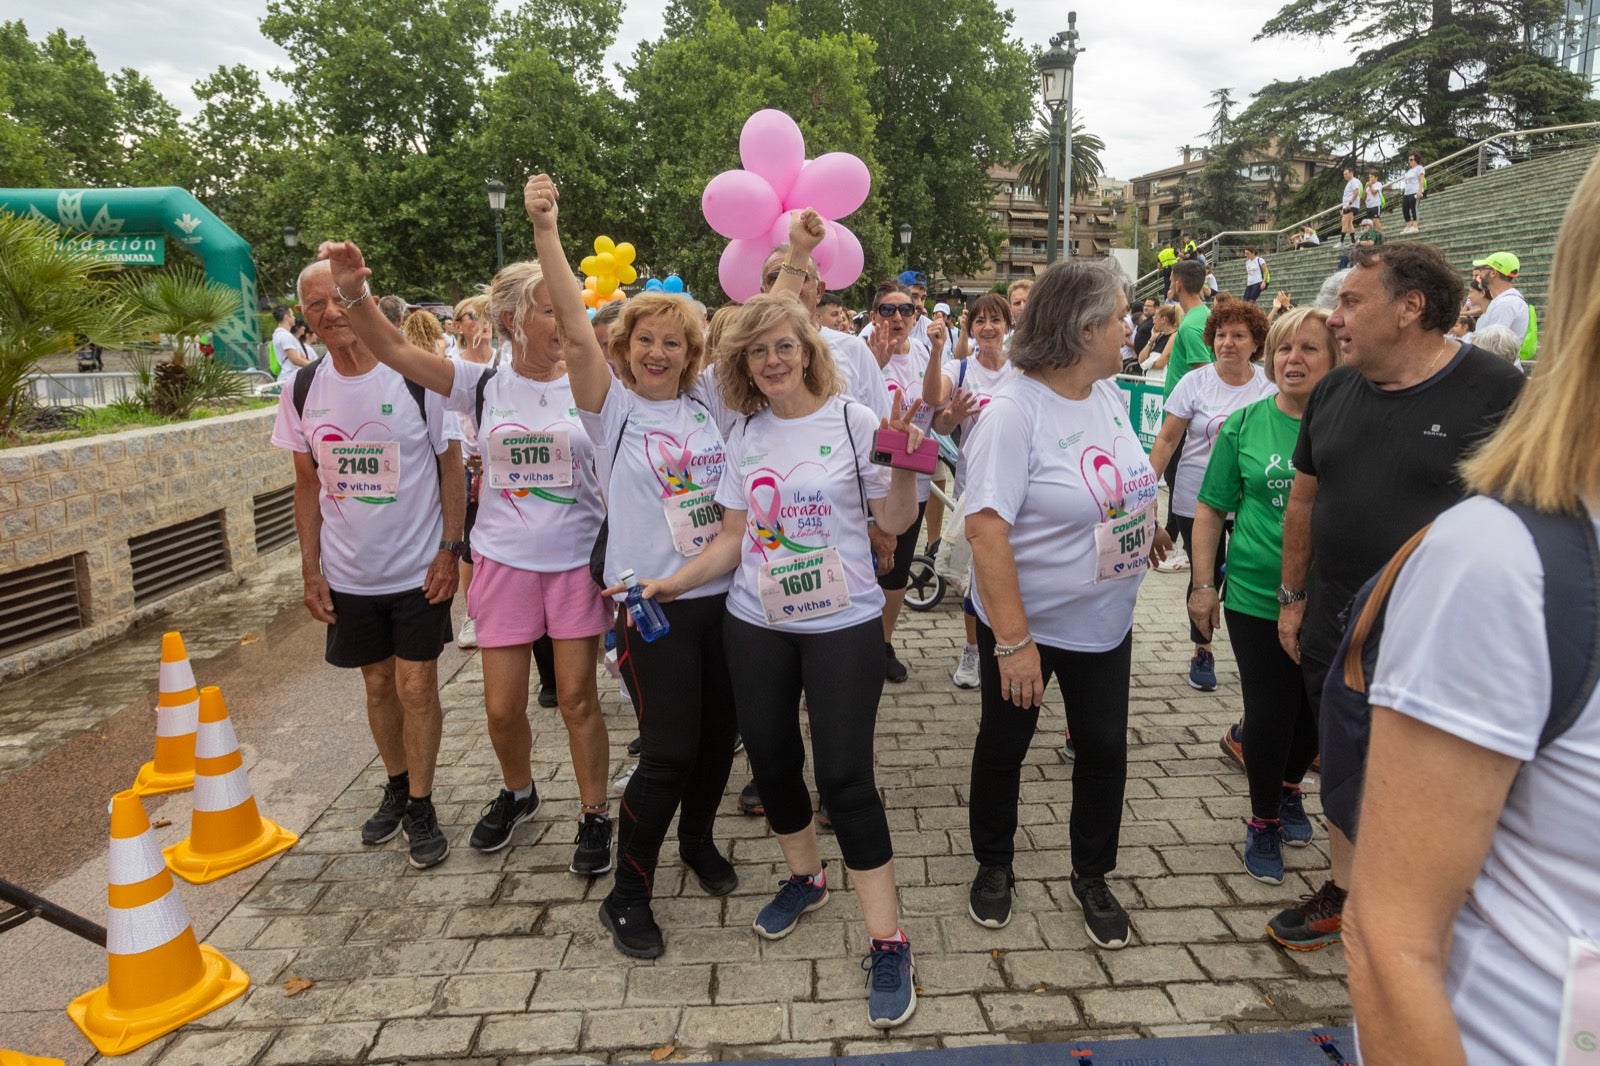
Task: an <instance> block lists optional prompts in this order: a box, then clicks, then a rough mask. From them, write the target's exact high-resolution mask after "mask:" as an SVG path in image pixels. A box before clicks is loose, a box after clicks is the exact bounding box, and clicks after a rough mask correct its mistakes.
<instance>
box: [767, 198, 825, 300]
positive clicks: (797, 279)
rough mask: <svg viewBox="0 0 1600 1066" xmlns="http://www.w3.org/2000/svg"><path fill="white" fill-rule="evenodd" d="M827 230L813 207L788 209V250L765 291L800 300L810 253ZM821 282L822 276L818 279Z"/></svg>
mask: <svg viewBox="0 0 1600 1066" xmlns="http://www.w3.org/2000/svg"><path fill="white" fill-rule="evenodd" d="M827 233H828V224H827V222H825V221H823V218H822V216H821V215H819V214H818V213H817V212H816V211H815V210H814V209H812V208H809V207H808V208H806V209H805V210H804V211H791V212H789V251H788V253H787V254H786V255H785V256H784V257H783V262H781V263H780V264H778V279H777V280H776V281H774V282H773V283H772V285H771V287H770V289H769V290H768V291H770V292H781V293H785V294H787V295H789V296H793V297H794V298H795V299H797V300H802V302H803V298H802V296H801V290H802V289H804V288H805V284H806V279H807V278H808V277H810V276H811V271H812V269H813V263H812V261H811V253H812V252H813V251H814V250H815V249H816V247H817V245H819V244H821V243H822V238H823V237H825V236H826V235H827ZM817 284H818V285H819V286H820V285H821V284H822V279H821V278H820V277H819V278H818V279H817Z"/></svg>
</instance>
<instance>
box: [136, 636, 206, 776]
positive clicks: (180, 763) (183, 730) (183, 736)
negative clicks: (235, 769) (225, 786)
mask: <svg viewBox="0 0 1600 1066" xmlns="http://www.w3.org/2000/svg"><path fill="white" fill-rule="evenodd" d="M199 716H200V693H199V692H197V691H195V687H194V670H193V669H192V668H191V667H190V666H189V651H188V649H187V648H185V647H184V646H183V637H181V636H179V635H178V634H177V633H163V634H162V635H161V692H160V695H158V696H157V697H156V757H155V758H154V759H152V760H151V761H149V762H147V763H145V764H144V765H143V766H141V767H139V776H138V777H137V778H135V779H134V782H133V791H134V792H135V793H136V794H138V795H140V796H155V795H159V794H160V793H163V792H183V791H185V790H187V789H191V788H193V787H194V730H195V725H196V724H197V723H198V722H199Z"/></svg>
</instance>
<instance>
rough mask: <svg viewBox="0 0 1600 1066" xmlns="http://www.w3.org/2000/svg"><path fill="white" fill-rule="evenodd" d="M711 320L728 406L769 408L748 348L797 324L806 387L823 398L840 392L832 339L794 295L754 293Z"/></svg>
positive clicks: (748, 411)
mask: <svg viewBox="0 0 1600 1066" xmlns="http://www.w3.org/2000/svg"><path fill="white" fill-rule="evenodd" d="M730 312H731V313H730ZM719 320H721V321H719ZM711 325H712V329H713V331H715V333H716V335H717V349H716V360H717V364H716V366H717V369H716V374H717V385H718V387H719V388H721V390H722V402H723V403H725V404H727V405H728V409H729V410H732V411H737V412H738V413H739V414H742V415H753V414H756V413H757V412H759V411H764V410H766V409H767V397H766V396H765V395H764V394H763V393H762V391H761V389H760V388H759V387H758V386H757V385H756V382H755V378H754V377H752V376H751V374H750V370H749V368H748V367H747V366H746V365H745V349H746V348H748V347H750V345H751V344H753V343H754V342H755V340H756V338H757V337H759V336H761V335H762V334H763V333H766V332H767V331H768V330H772V329H777V328H778V327H780V326H788V327H789V328H790V329H792V330H793V331H794V335H795V339H796V340H798V341H799V342H800V347H801V349H802V351H803V354H804V358H805V360H806V366H805V370H804V372H803V377H802V380H803V381H804V383H805V386H806V389H807V391H809V392H810V393H811V394H812V395H813V396H822V397H828V396H832V395H833V394H834V393H836V392H839V391H841V382H840V380H839V371H838V369H837V368H836V367H835V366H834V363H833V355H832V353H831V352H829V351H828V345H827V342H826V341H824V340H823V339H822V334H820V333H818V332H817V329H816V327H815V326H813V325H812V324H811V315H810V314H809V313H808V312H807V311H806V309H805V308H804V307H802V306H801V304H800V301H799V300H796V299H795V298H794V297H793V296H792V295H789V294H773V293H762V294H761V295H760V296H752V297H751V298H750V299H749V300H746V301H745V303H744V304H743V306H741V307H736V308H723V309H722V310H721V311H718V312H717V314H716V316H715V317H714V318H713V319H712V320H711Z"/></svg>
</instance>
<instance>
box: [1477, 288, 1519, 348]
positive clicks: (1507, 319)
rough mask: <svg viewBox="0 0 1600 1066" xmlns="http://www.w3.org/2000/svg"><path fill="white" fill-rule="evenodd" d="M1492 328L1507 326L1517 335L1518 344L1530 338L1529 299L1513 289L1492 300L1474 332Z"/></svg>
mask: <svg viewBox="0 0 1600 1066" xmlns="http://www.w3.org/2000/svg"><path fill="white" fill-rule="evenodd" d="M1490 326H1505V327H1506V328H1507V329H1509V330H1510V331H1511V332H1512V333H1514V334H1516V336H1517V343H1518V344H1521V343H1522V342H1523V341H1524V340H1525V339H1527V336H1528V300H1527V298H1526V297H1525V296H1523V295H1522V293H1521V292H1519V291H1517V289H1516V288H1514V287H1513V288H1510V289H1507V290H1506V291H1505V292H1502V293H1501V294H1500V295H1499V296H1496V297H1495V298H1494V299H1492V300H1490V301H1489V306H1488V307H1486V308H1484V311H1483V314H1481V315H1479V316H1478V324H1477V326H1475V327H1474V332H1476V331H1477V330H1480V329H1487V328H1489V327H1490ZM1469 339H1470V338H1469Z"/></svg>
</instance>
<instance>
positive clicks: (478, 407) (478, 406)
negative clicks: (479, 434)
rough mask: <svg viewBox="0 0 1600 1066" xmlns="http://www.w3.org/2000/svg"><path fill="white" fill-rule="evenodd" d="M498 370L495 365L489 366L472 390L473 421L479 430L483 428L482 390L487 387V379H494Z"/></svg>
mask: <svg viewBox="0 0 1600 1066" xmlns="http://www.w3.org/2000/svg"><path fill="white" fill-rule="evenodd" d="M499 369H500V368H499V366H498V365H496V366H491V367H490V368H489V369H488V370H486V371H484V373H483V376H482V377H480V378H478V384H477V385H476V386H475V387H474V388H473V398H472V415H473V421H474V422H475V423H476V424H477V426H478V427H479V428H480V429H481V428H482V427H483V393H484V390H485V389H487V388H488V387H489V379H490V378H492V377H494V375H495V372H496V371H497V370H499Z"/></svg>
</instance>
